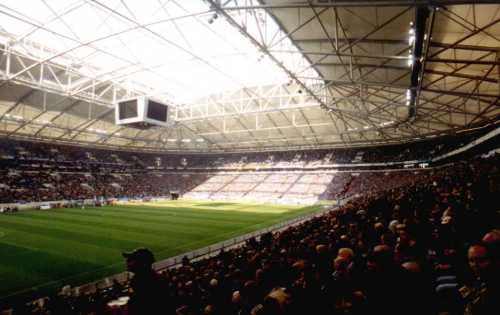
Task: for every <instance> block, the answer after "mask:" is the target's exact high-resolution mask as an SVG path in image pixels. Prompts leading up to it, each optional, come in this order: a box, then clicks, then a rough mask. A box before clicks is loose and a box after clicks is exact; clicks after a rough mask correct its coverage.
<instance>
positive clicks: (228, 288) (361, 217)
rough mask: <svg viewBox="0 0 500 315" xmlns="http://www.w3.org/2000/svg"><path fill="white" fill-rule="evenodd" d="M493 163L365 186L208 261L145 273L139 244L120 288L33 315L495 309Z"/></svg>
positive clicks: (66, 299) (498, 261) (147, 257)
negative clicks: (336, 204)
mask: <svg viewBox="0 0 500 315" xmlns="http://www.w3.org/2000/svg"><path fill="white" fill-rule="evenodd" d="M499 161H500V158H499V157H498V156H493V157H489V158H488V159H484V158H475V159H472V160H467V161H463V162H459V163H455V164H454V165H451V166H444V167H441V168H437V169H436V170H435V171H434V172H432V173H428V174H426V175H425V176H421V177H414V178H413V180H411V177H409V178H407V179H405V184H404V185H402V186H399V187H397V188H391V187H389V188H388V189H387V190H379V191H376V192H375V191H374V192H367V193H366V194H364V195H363V196H361V197H359V198H355V199H353V200H351V201H349V202H348V203H347V204H345V205H343V206H341V207H339V208H336V209H334V210H332V211H331V212H329V213H327V214H325V215H323V216H321V217H317V218H314V219H311V220H309V221H306V222H304V223H301V224H299V225H296V226H292V227H289V228H287V229H285V230H283V231H281V232H276V233H268V234H264V235H262V236H261V237H260V238H258V239H250V240H248V241H247V242H246V244H245V245H244V246H241V247H238V248H233V249H228V250H223V251H221V252H220V253H219V255H217V256H216V257H211V258H205V259H201V260H197V261H189V260H188V259H187V258H186V259H184V260H183V261H182V265H181V266H180V267H177V268H174V269H169V270H163V271H160V272H156V271H154V270H152V269H151V263H152V261H153V253H151V252H149V251H148V250H146V249H139V250H137V251H136V252H134V253H135V254H134V253H128V254H125V257H126V258H127V265H128V266H129V271H133V272H134V276H133V278H132V280H131V281H130V282H129V283H120V284H115V285H114V286H111V287H109V288H107V289H106V290H102V291H99V292H96V293H89V294H88V295H80V296H67V295H58V296H54V297H51V298H49V299H46V300H45V303H44V305H43V307H40V305H39V304H38V306H36V310H34V311H33V312H34V313H36V314H185V315H188V314H206V315H209V314H227V315H230V314H231V315H233V314H240V315H247V314H251V315H258V314H259V315H262V314H265V315H267V314H284V315H285V314H286V315H294V314H368V313H369V314H415V315H416V314H418V315H421V314H450V315H453V314H473V315H482V314H496V313H498V311H499V310H500V305H499V301H500V295H499V294H500V290H499V289H500V288H499V285H500V278H499V272H500V257H499V249H500V248H499V246H500V230H499V228H500V217H499V215H500V212H499V210H500V206H499V203H498V202H497V199H498V197H497V196H498V194H499V193H500V185H499V176H500V170H499V165H500V164H499ZM137 252H141V253H142V254H137ZM134 259H139V260H140V264H139V265H141V266H142V267H141V268H142V271H137V269H136V267H137V264H135V263H136V262H134V261H132V260H134ZM134 264H135V265H134ZM141 283H152V285H141ZM123 296H126V298H125V300H120V299H123ZM110 301H111V302H110ZM117 301H124V302H123V303H121V304H119V303H118V302H117ZM126 301H128V303H127V302H126ZM129 303H130V307H129V308H127V304H129ZM117 305H120V306H117ZM152 305H154V308H151V306H152ZM30 307H33V305H30ZM30 311H32V309H31V310H30Z"/></svg>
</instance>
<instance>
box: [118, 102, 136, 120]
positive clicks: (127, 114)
mask: <svg viewBox="0 0 500 315" xmlns="http://www.w3.org/2000/svg"><path fill="white" fill-rule="evenodd" d="M137 116H138V113H137V100H131V101H125V102H121V103H119V104H118V118H119V119H120V120H121V119H127V118H134V117H137Z"/></svg>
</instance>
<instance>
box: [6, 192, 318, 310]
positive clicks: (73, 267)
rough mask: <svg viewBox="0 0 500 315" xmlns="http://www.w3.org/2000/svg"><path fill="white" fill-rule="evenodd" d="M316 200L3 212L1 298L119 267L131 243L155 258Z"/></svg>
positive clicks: (291, 213) (265, 222)
mask: <svg viewBox="0 0 500 315" xmlns="http://www.w3.org/2000/svg"><path fill="white" fill-rule="evenodd" d="M319 208H320V206H307V207H304V206H284V205H268V204H250V203H235V202H197V201H184V200H181V201H169V202H158V203H148V204H134V205H117V206H111V207H100V208H86V209H55V210H45V211H38V210H33V211H21V212H19V213H15V214H8V215H0V279H2V280H1V283H2V285H1V286H0V301H2V300H3V301H7V300H12V298H15V297H22V298H25V297H27V296H38V295H43V294H47V293H50V292H53V291H54V290H56V289H58V288H60V287H61V286H62V285H66V284H71V285H79V284H83V283H87V282H91V281H94V280H98V279H101V278H103V277H105V276H107V275H111V274H115V273H118V272H121V271H123V270H124V269H125V267H124V262H123V259H122V257H121V253H122V252H123V251H126V250H131V249H134V248H136V247H141V246H145V247H148V248H150V249H151V250H152V251H153V253H154V254H155V256H156V259H157V260H160V259H164V258H168V257H172V256H175V255H178V254H181V253H183V252H187V251H190V250H193V249H197V248H201V247H204V246H207V245H210V244H213V243H216V242H219V241H221V240H225V239H229V238H232V237H235V236H238V235H241V234H245V233H248V232H251V231H255V230H258V229H261V228H264V227H267V226H270V225H273V224H275V223H278V222H280V221H284V220H287V219H290V218H293V217H296V216H299V215H302V214H305V213H309V212H313V211H315V210H318V209H319Z"/></svg>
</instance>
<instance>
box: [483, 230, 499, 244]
mask: <svg viewBox="0 0 500 315" xmlns="http://www.w3.org/2000/svg"><path fill="white" fill-rule="evenodd" d="M483 243H486V244H498V243H500V230H497V229H494V230H491V231H489V232H488V233H486V234H485V235H484V236H483Z"/></svg>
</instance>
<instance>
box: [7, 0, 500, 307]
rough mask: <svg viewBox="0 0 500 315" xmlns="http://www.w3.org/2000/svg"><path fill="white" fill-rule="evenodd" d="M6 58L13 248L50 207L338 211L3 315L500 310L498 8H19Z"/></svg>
mask: <svg viewBox="0 0 500 315" xmlns="http://www.w3.org/2000/svg"><path fill="white" fill-rule="evenodd" d="M0 52H1V54H0V166H1V167H0V212H1V213H0V215H1V216H2V217H3V218H6V219H1V218H0V246H4V247H2V248H3V249H5V250H7V248H8V247H7V245H8V246H14V245H15V246H20V245H18V244H15V241H16V240H15V239H10V238H9V237H8V234H9V233H11V234H12V233H13V232H18V231H15V229H16V228H15V227H16V226H17V225H16V224H21V223H22V222H24V221H22V222H21V221H19V222H18V221H16V220H25V218H29V217H30V216H33V220H35V221H36V220H37V218H36V217H37V216H38V215H37V214H36V213H39V212H40V211H39V210H33V208H42V209H43V208H49V210H48V211H54V212H57V211H73V210H69V209H68V210H65V209H67V208H70V207H78V208H80V207H81V208H84V207H85V206H87V207H90V208H91V209H94V207H97V206H103V207H102V210H101V211H102V212H103V213H105V212H106V211H108V210H107V209H108V208H106V207H113V205H116V203H120V207H124V208H123V209H124V210H123V211H125V212H126V211H127V210H126V209H127V207H128V206H127V203H130V202H131V201H140V202H141V205H144V207H145V209H148V207H150V206H148V203H151V204H154V203H155V202H158V201H159V200H160V202H166V201H165V200H167V199H177V198H180V199H181V200H179V202H181V201H183V200H200V201H203V202H209V201H210V202H212V201H213V202H214V203H213V205H214V207H216V206H215V205H217V202H226V203H227V202H232V203H234V205H241V207H244V205H245V204H255V203H259V204H261V206H259V207H265V206H264V205H265V204H280V205H284V206H287V205H290V206H293V207H296V206H297V205H300V206H303V207H304V208H300V209H305V207H307V206H312V207H314V206H315V205H321V206H322V209H323V210H322V212H321V214H319V213H317V212H314V211H313V212H311V213H309V214H308V216H306V217H302V219H301V221H297V220H295V221H294V223H293V224H292V223H290V222H284V223H283V222H282V224H281V225H280V226H279V229H277V230H272V231H273V232H272V233H270V232H269V233H264V234H262V233H260V234H259V231H257V232H256V234H255V235H254V236H255V237H250V238H246V239H240V241H241V244H239V245H240V246H234V247H231V248H225V246H224V247H223V250H222V251H221V253H220V254H218V255H215V254H214V250H213V249H214V247H212V251H211V250H210V247H207V248H208V252H207V253H209V254H210V255H207V256H203V255H200V254H199V253H198V254H193V253H192V252H191V253H186V251H187V250H188V249H189V250H195V249H197V247H196V246H194V247H190V248H186V250H185V251H184V252H175V253H177V254H181V256H183V255H186V257H185V258H184V259H182V263H181V262H180V261H174V263H172V264H171V265H168V268H165V266H166V265H162V266H163V267H162V268H159V267H158V266H160V265H161V263H160V264H158V265H156V268H157V269H161V270H158V271H159V273H154V277H153V276H151V277H153V278H154V279H153V278H147V279H148V280H147V282H146V283H148V285H147V286H142V287H141V286H140V285H139V287H137V282H138V281H141V280H138V279H140V278H139V275H140V274H141V273H139V272H136V273H135V275H134V276H133V277H132V278H130V275H131V273H127V274H126V275H127V277H126V278H123V277H122V278H120V277H118V278H116V279H115V281H114V282H112V281H110V280H109V279H108V280H107V281H105V284H104V285H103V284H102V282H100V284H99V285H95V284H94V285H93V287H92V288H91V289H89V288H88V287H87V289H85V291H83V289H81V290H82V291H81V292H80V289H79V288H80V287H78V289H77V290H75V289H70V288H67V287H65V288H64V289H63V290H62V291H61V292H59V293H57V294H56V293H55V291H52V292H51V291H50V290H47V291H36V290H34V289H33V288H31V289H29V290H28V289H26V288H23V287H21V286H20V285H19V286H17V287H16V283H15V282H16V281H14V280H13V281H12V283H13V286H12V289H10V288H9V289H7V290H1V289H0V312H1V311H3V312H5V314H125V313H130V314H153V313H154V314H156V312H158V313H161V314H241V315H245V314H287V315H288V314H303V313H306V312H311V311H312V309H311V305H317V307H318V312H317V313H318V314H323V313H324V314H366V313H367V312H368V311H370V313H373V312H375V313H378V312H380V313H386V314H387V313H388V314H392V313H394V314H396V313H397V314H401V313H404V314H444V313H446V314H474V315H477V314H492V313H488V311H487V310H491V309H496V310H497V311H498V310H499V309H500V305H499V304H498V303H499V302H498V301H500V288H499V287H498V284H499V283H500V278H499V272H498V271H499V270H500V258H499V246H500V245H499V244H500V230H499V229H500V215H499V211H500V208H499V206H498V202H496V201H495V200H496V199H495V198H497V197H496V196H497V195H498V193H500V182H499V179H500V170H499V163H498V162H499V158H498V153H499V152H500V151H499V150H500V143H499V141H500V137H499V136H498V134H499V133H500V126H499V116H500V5H499V4H498V2H497V1H454V0H443V1H423V0H422V1H420V0H414V1H404V0H400V1H396V0H394V1H393V0H389V1H384V0H373V1H358V0H350V1H336V0H335V1H334V0H308V1H284V0H265V1H264V0H244V1H238V0H227V1H220V0H188V1H180V0H166V1H163V0H159V1H147V2H146V1H135V0H72V1H43V0H42V1H31V0H30V1H27V0H7V1H1V3H0ZM136 100H139V101H136ZM141 100H142V101H141ZM141 102H145V103H141ZM148 102H149V105H144V104H148ZM139 103H140V104H143V105H138V106H137V107H134V106H136V104H139ZM162 104H163V105H162ZM141 106H142V107H141ZM144 106H145V107H144ZM148 106H149V107H148ZM155 106H156V107H155ZM142 112H144V117H146V118H153V119H149V120H148V119H145V120H141V119H140V118H137V119H135V118H134V119H135V120H133V122H131V123H128V122H127V119H129V118H130V117H136V116H137V117H140V116H141V114H140V113H142ZM155 117H156V118H155ZM158 117H161V118H158ZM130 121H132V120H130ZM173 202H174V201H173ZM221 205H224V203H221ZM325 205H327V206H325ZM157 207H161V205H157ZM166 207H175V203H166ZM318 207H319V206H318ZM52 208H57V210H56V209H52ZM61 208H64V209H61ZM110 209H111V208H110ZM114 209H115V210H109V211H118V210H116V209H118V208H114ZM120 209H121V208H120ZM130 209H132V208H130ZM280 209H281V208H280ZM311 209H312V208H311ZM82 211H83V210H82ZM91 211H94V210H91ZM130 211H132V212H134V211H140V210H134V209H132V210H130ZM308 211H309V210H308ZM13 212H15V213H13ZM125 212H124V213H125ZM57 213H59V212H57ZM68 213H70V212H68ZM89 213H91V212H89ZM97 213H98V212H97ZM301 214H303V213H301ZM85 215H87V214H85ZM89 215H90V214H89ZM97 215H99V214H97ZM198 215H199V218H200V221H203V217H204V216H203V215H204V214H203V213H202V214H198ZM179 216H182V214H180V215H179ZM256 216H257V217H258V215H257V214H256ZM11 218H13V219H11ZM287 218H288V219H289V217H287ZM38 219H40V218H38ZM179 219H180V218H177V219H172V220H179ZM2 220H5V221H2ZM9 220H13V221H9ZM44 220H46V219H44ZM54 220H55V219H54ZM64 220H66V221H64ZM64 220H63V221H62V222H65V223H70V218H69V217H68V218H66V217H65V219H64ZM207 220H214V219H213V218H212V219H210V218H209V219H207ZM149 221H150V222H153V221H152V219H151V218H149ZM172 222H174V221H172ZM273 222H274V221H273ZM80 223H81V222H80ZM258 223H259V224H260V223H262V222H258ZM23 224H24V223H23ZM30 224H31V223H30ZM71 224H74V222H72V223H71ZM96 224H98V223H96ZM235 224H236V225H237V224H238V223H237V222H236V223H235ZM254 224H255V222H254ZM58 228H60V227H50V228H49V227H47V230H46V232H47V233H50V232H51V231H52V232H54V231H56V229H58ZM245 228H247V227H246V226H245ZM50 229H54V230H50ZM165 229H168V227H165ZM255 230H258V229H257V228H255V229H253V230H252V229H248V230H245V232H250V231H252V232H255ZM242 231H243V230H242ZM266 231H267V230H266ZM32 233H34V232H32ZM179 234H182V232H180V233H179ZM240 234H244V233H243V232H241V233H240ZM33 235H35V234H33ZM221 235H222V234H221ZM233 236H235V235H232V234H231V237H233ZM203 237H205V236H203ZM221 240H222V239H221ZM87 241H89V240H87ZM129 243H130V244H132V243H133V244H136V242H135V240H134V242H132V241H130V242H129ZM234 244H235V243H233V245H234ZM473 244H475V245H473ZM207 245H211V244H207ZM472 245H473V246H472ZM144 246H149V244H144ZM474 246H476V247H474ZM9 248H10V247H9ZM33 248H34V250H36V246H35V245H33ZM33 248H32V249H33ZM120 249H121V250H131V249H133V248H129V247H127V248H120ZM219 249H220V247H217V250H219ZM481 251H482V252H481ZM476 252H481V253H482V254H481V255H482V256H481V257H480V258H481V259H483V261H485V260H486V261H487V262H488V264H489V265H487V266H483V265H481V266H480V267H477V266H476V264H475V263H473V262H471V261H472V260H473V258H474V257H472V256H473V255H476ZM172 253H174V252H172ZM204 253H205V252H204ZM136 254H137V253H136V252H134V253H132V254H130V255H128V256H127V255H126V258H127V260H130V259H132V258H131V257H135V256H134V255H136ZM3 255H6V256H5V257H9V258H8V259H6V261H12V262H13V261H14V259H13V258H12V257H11V256H14V254H12V255H10V256H9V254H6V253H4V252H0V275H7V274H8V273H9V272H11V271H12V269H9V268H13V267H12V265H8V264H7V263H5V264H4V265H2V260H3V259H2V256H3ZM137 255H139V254H137ZM477 255H479V254H477ZM141 257H142V256H141ZM467 257H468V258H469V264H467V263H464V261H465V260H466V258H467ZM471 257H472V258H471ZM94 258H95V257H94ZM94 258H92V259H94ZM161 258H167V257H161ZM191 258H193V259H191ZM194 258H196V259H194ZM21 259H22V258H20V260H21ZM35 259H36V258H35ZM85 259H87V258H85ZM89 259H90V258H89ZM115 259H118V260H120V259H122V258H121V257H115ZM190 259H191V260H190ZM474 259H475V258H474ZM20 260H19V264H21V263H22V262H21V261H20ZM170 262H172V261H170ZM16 263H17V261H16ZM93 263H96V265H95V266H94V269H97V267H96V266H98V267H99V266H101V265H100V264H99V263H97V262H95V261H93ZM111 263H112V264H114V265H116V261H115V260H112V261H111ZM178 263H179V264H180V267H179V264H178ZM121 268H122V269H123V268H124V267H123V266H121ZM77 271H78V272H87V271H88V270H75V273H76V272H77ZM113 271H115V270H113ZM122 271H123V270H122ZM14 273H15V272H14ZM19 274H20V273H19ZM64 276H65V277H67V276H68V274H64ZM108 276H110V275H108ZM40 277H41V278H44V277H46V278H44V281H46V282H47V281H49V280H50V281H55V282H56V283H57V284H61V283H60V282H58V281H60V279H53V278H49V277H48V276H46V275H40ZM101 277H102V275H101ZM155 277H159V278H155ZM0 278H1V277H0ZM160 278H161V280H160ZM130 279H132V280H130ZM86 280H97V279H86ZM497 280H498V281H497ZM19 281H20V283H21V282H22V281H21V280H19ZM23 281H24V280H23ZM50 281H49V282H50ZM1 282H2V280H0V283H1ZM23 283H24V282H23ZM70 284H72V285H76V286H79V285H82V284H83V282H82V283H70ZM383 284H389V289H387V290H385V289H384V290H382V288H384V286H383ZM30 285H33V286H35V285H38V284H37V283H33V284H30ZM138 288H139V289H138ZM285 289H286V290H285ZM16 290H19V292H21V291H22V292H24V293H25V294H15V293H13V292H14V291H16ZM23 290H24V291H23ZM140 290H144V292H142V291H141V293H138V291H140ZM11 291H12V292H11ZM381 291H383V292H381ZM123 297H125V299H122V300H120V298H123ZM127 301H128V304H127ZM122 302H123V303H122ZM388 304H391V305H393V307H392V309H387V305H388ZM401 308H404V310H402V309H401ZM153 309H154V310H155V311H153Z"/></svg>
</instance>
